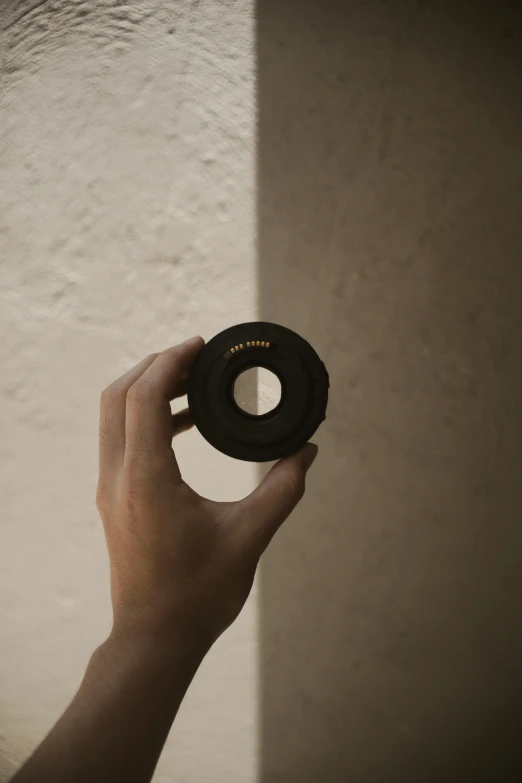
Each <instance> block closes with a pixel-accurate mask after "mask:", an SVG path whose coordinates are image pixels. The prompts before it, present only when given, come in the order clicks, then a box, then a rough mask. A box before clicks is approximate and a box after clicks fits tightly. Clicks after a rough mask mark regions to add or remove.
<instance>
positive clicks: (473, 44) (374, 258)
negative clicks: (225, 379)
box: [257, 0, 522, 783]
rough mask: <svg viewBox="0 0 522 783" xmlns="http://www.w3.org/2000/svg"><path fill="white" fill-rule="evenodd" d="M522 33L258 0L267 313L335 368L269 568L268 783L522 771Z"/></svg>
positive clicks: (422, 14) (430, 17) (417, 6)
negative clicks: (309, 464) (313, 448)
mask: <svg viewBox="0 0 522 783" xmlns="http://www.w3.org/2000/svg"><path fill="white" fill-rule="evenodd" d="M521 31H522V27H521V25H520V14H519V12H518V10H517V4H514V3H513V4H508V3H503V2H500V3H498V2H497V3H488V4H486V3H476V2H475V3H449V2H448V3H445V2H438V0H437V1H435V0H434V2H423V3H420V2H418V3H417V2H415V3H413V2H375V1H374V0H369V1H368V2H366V1H365V2H364V3H362V2H361V3H350V2H346V3H341V2H336V1H334V0H323V1H322V2H314V1H313V0H304V1H303V0H287V2H280V0H259V3H258V24H257V46H258V73H259V76H258V78H259V84H258V95H259V100H258V111H259V125H258V128H259V130H258V134H259V135H258V147H259V162H258V166H259V169H258V214H259V227H258V237H259V238H258V242H259V253H260V256H259V276H260V296H261V299H260V311H261V316H262V317H263V318H267V319H270V318H272V319H275V320H280V321H282V322H283V323H285V324H287V325H288V326H291V327H294V328H297V329H298V330H300V331H302V333H303V334H305V335H306V336H307V337H309V338H310V339H311V340H312V341H313V342H314V344H316V346H317V348H318V350H319V351H320V353H321V354H323V355H324V358H325V362H326V364H327V366H328V368H329V370H330V374H331V382H332V387H331V404H330V408H329V417H328V419H327V421H326V423H325V425H324V427H323V428H322V430H321V431H320V433H319V434H318V436H317V438H318V442H319V444H320V447H321V451H320V453H319V458H318V460H317V462H316V463H315V464H314V467H313V469H312V471H311V475H310V479H309V486H310V494H309V496H308V499H307V502H306V503H305V504H304V505H303V506H301V507H300V508H299V509H298V511H297V513H296V514H295V515H294V516H293V518H292V519H291V520H290V521H289V523H288V524H287V525H286V526H285V527H284V528H283V530H282V531H281V533H280V535H279V537H278V539H277V540H276V542H275V545H274V547H272V549H271V550H270V551H269V552H268V553H267V557H266V560H265V562H264V565H263V570H262V579H261V593H260V596H261V606H260V611H261V640H260V643H261V672H262V681H261V683H262V689H261V699H262V701H261V706H262V762H263V769H262V779H263V783H317V781H328V783H347V781H357V783H375V782H376V781H386V783H392V782H393V783H395V781H397V783H404V781H423V783H424V781H426V782H427V781H430V783H431V781H437V783H440V781H442V780H447V781H457V780H460V781H469V780H481V781H482V780H486V781H492V780H498V781H503V782H504V781H507V780H513V781H515V780H520V779H522V764H521V763H520V756H519V757H518V758H514V759H511V761H512V762H513V766H512V769H511V770H508V766H509V761H510V759H509V757H510V755H512V754H514V744H513V741H514V732H515V731H517V730H518V731H519V729H518V726H519V724H520V721H519V718H518V716H519V713H520V700H521V697H522V673H521V666H520V662H521V656H522V631H521V625H520V595H521V592H522V525H521V516H522V514H521V510H522V482H521V480H520V471H521V467H522V410H521V400H522V365H521V356H522V223H521V220H520V215H521V206H522V199H521V196H522V148H521V143H520V139H521V138H522V103H521V94H522V93H521V87H522V67H521V66H522V62H521V60H522V40H521ZM515 727H516V728H515ZM515 744H519V738H518V737H517V738H515ZM517 752H518V753H520V754H522V751H517ZM514 762H517V763H516V765H515V763H514Z"/></svg>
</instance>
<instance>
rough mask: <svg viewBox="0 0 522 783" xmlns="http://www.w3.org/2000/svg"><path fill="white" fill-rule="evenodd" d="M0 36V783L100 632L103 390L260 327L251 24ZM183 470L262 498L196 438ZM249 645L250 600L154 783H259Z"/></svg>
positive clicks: (153, 19)
mask: <svg viewBox="0 0 522 783" xmlns="http://www.w3.org/2000/svg"><path fill="white" fill-rule="evenodd" d="M0 27H1V28H2V29H3V32H2V37H1V40H0V46H1V51H2V60H1V71H0V77H1V83H0V117H1V118H2V120H1V124H0V134H1V136H0V182H1V209H0V242H1V249H0V252H1V269H0V275H1V277H0V281H1V282H0V285H1V292H0V293H1V300H0V301H1V304H0V332H1V334H2V341H1V344H0V354H1V368H2V371H1V375H0V399H1V405H0V427H1V432H2V438H1V443H0V460H1V481H2V484H1V497H2V525H1V528H0V596H1V597H0V624H1V628H2V638H1V642H0V759H2V758H3V761H1V762H0V764H2V765H3V767H4V770H3V773H2V772H0V779H2V775H3V777H4V779H5V776H6V775H7V771H8V770H9V768H10V767H12V766H13V764H16V763H18V761H19V760H20V759H21V758H22V757H24V756H25V755H26V754H27V753H28V752H29V750H30V749H31V748H32V747H33V746H34V745H35V744H36V743H37V741H38V740H39V739H40V737H41V736H42V734H43V732H44V731H45V730H46V729H47V727H49V726H50V724H51V723H52V722H53V721H54V720H55V719H56V717H57V716H58V714H59V712H60V711H61V710H62V709H63V707H64V706H65V704H66V703H67V701H68V700H69V698H70V697H71V696H72V694H73V693H74V690H75V688H76V686H77V684H78V683H79V680H80V678H81V675H82V673H83V670H84V666H85V664H86V661H87V659H88V657H89V655H90V653H91V651H92V649H93V648H94V646H95V645H96V644H97V643H98V642H100V641H101V640H102V639H103V637H104V634H105V633H106V631H107V628H108V625H109V619H110V614H109V604H108V571H107V560H106V554H105V544H104V539H103V532H102V530H101V527H100V523H99V521H98V518H97V513H96V509H95V506H94V491H95V483H96V470H97V444H96V429H97V415H98V398H99V393H100V391H101V389H102V388H103V387H104V385H106V384H107V383H108V382H109V381H110V380H111V379H112V378H113V377H115V376H116V375H118V374H120V373H121V372H123V371H124V370H125V369H126V368H127V367H129V366H130V365H132V364H134V363H135V362H136V361H137V360H139V359H140V358H141V357H142V356H143V355H146V354H147V353H149V352H150V351H153V350H158V349H161V348H163V347H166V346H168V345H170V344H172V343H173V342H175V341H177V340H178V339H179V338H182V337H186V336H189V335H191V334H193V333H201V334H203V335H204V336H205V337H210V336H212V335H213V334H214V333H215V332H216V331H219V330H220V329H222V328H224V327H225V326H229V325H230V324H231V323H233V322H234V321H235V320H236V319H237V320H242V319H245V320H248V319H251V318H253V317H254V315H255V293H256V292H255V267H254V260H255V259H254V240H253V232H254V225H253V219H254V211H253V179H254V90H253V79H254V74H253V67H254V64H253V55H252V45H253V9H252V7H251V4H250V3H249V2H246V1H245V2H243V0H240V1H239V2H235V3H233V4H228V5H227V4H223V3H221V2H219V0H216V2H210V1H207V2H205V1H203V2H200V3H198V4H195V3H190V2H185V3H181V2H176V0H171V2H163V3H159V2H136V3H129V4H126V5H123V4H121V3H118V2H115V1H112V0H111V1H109V0H105V2H103V1H102V2H97V3H92V2H52V0H49V2H44V3H42V2H36V1H35V0H32V1H31V2H27V1H26V2H19V1H18V0H17V2H12V3H6V2H2V3H1V10H0ZM179 454H180V461H181V463H182V469H183V471H184V473H185V475H186V477H187V478H188V480H190V481H192V483H193V484H194V486H195V487H196V488H198V489H199V490H200V491H201V492H208V494H209V495H210V496H213V497H226V498H234V497H238V496H239V495H241V494H242V493H243V492H245V491H247V490H248V489H249V488H250V486H251V485H252V481H253V479H254V472H253V468H251V467H250V466H245V465H238V466H236V467H235V469H234V471H233V473H232V472H231V471H230V469H229V467H230V461H229V460H227V459H226V458H224V457H223V458H220V456H219V455H217V454H216V453H214V452H213V451H212V450H211V449H210V447H207V446H206V444H205V443H204V442H203V440H202V439H201V438H200V437H199V436H198V435H197V434H193V433H190V434H187V435H183V436H181V438H180V440H179ZM254 638H255V599H254V600H252V601H251V602H250V603H249V605H248V607H247V610H246V612H245V613H244V614H243V615H242V617H241V620H240V621H239V624H238V625H237V626H235V627H234V629H232V631H231V633H229V634H228V635H227V636H226V637H225V638H224V639H223V640H222V641H220V643H219V644H218V645H216V647H215V649H214V650H213V651H212V653H211V655H210V656H209V658H208V660H207V661H206V662H205V665H204V666H203V668H202V670H201V672H200V674H199V675H198V678H197V680H196V682H195V684H194V687H193V688H192V689H191V691H190V694H189V696H188V698H187V701H186V702H185V705H184V707H183V709H182V712H181V714H180V718H179V720H178V721H177V724H176V733H175V735H173V736H172V737H171V739H170V740H169V743H168V746H167V749H166V752H165V754H164V756H163V759H162V761H161V763H160V767H159V769H158V774H157V779H158V780H165V781H167V780H168V781H169V783H170V782H171V781H177V780H180V781H181V780H191V781H199V780H201V781H226V783H234V781H237V783H244V781H248V780H250V779H251V776H252V775H253V770H254V768H255V754H256V733H257V732H256V727H255V721H256V708H255V704H256V700H255V690H256V677H255V666H256V661H255V647H254V645H253V639H254ZM10 760H11V761H10ZM0 769H2V767H1V766H0Z"/></svg>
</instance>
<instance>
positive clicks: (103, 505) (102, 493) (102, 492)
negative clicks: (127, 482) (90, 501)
mask: <svg viewBox="0 0 522 783" xmlns="http://www.w3.org/2000/svg"><path fill="white" fill-rule="evenodd" d="M108 507H109V493H108V492H107V487H106V486H105V485H104V484H103V483H102V482H98V488H97V490H96V508H97V509H98V511H99V512H100V514H105V513H106V512H107V510H108Z"/></svg>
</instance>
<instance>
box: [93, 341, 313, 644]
mask: <svg viewBox="0 0 522 783" xmlns="http://www.w3.org/2000/svg"><path fill="white" fill-rule="evenodd" d="M203 344H204V343H203V340H202V338H200V337H195V338H193V339H191V340H187V342H185V343H183V344H182V345H178V346H175V347H173V348H169V349H168V350H166V351H163V353H160V354H153V355H151V356H148V357H147V358H146V359H144V360H143V361H142V362H140V363H139V364H138V365H137V366H136V367H135V368H134V369H132V370H130V372H128V373H127V374H126V375H124V376H123V377H122V378H120V379H119V380H117V381H115V382H114V383H113V384H111V385H110V386H109V387H108V388H107V389H106V390H105V391H104V392H103V394H102V398H101V412H100V477H99V483H98V492H97V505H98V509H99V512H100V515H101V518H102V520H103V525H104V530H105V535H106V539H107V546H108V550H109V556H110V563H111V593H112V604H113V611H114V626H113V634H117V635H127V634H131V635H139V636H146V637H151V636H153V637H154V638H158V639H164V640H166V641H167V642H168V641H170V640H172V639H173V638H177V637H179V634H180V633H181V634H182V635H183V638H184V639H185V640H186V639H187V638H188V639H189V642H190V643H191V644H194V645H197V646H199V647H203V648H205V649H208V648H209V647H210V646H211V645H212V643H213V642H214V641H215V640H216V639H217V637H218V636H219V635H220V634H221V633H222V632H223V631H224V630H225V629H226V628H227V627H228V626H229V625H230V624H231V623H232V622H233V621H234V620H235V618H236V617H237V615H238V614H239V612H240V610H241V608H242V607H243V604H244V603H245V601H246V599H247V596H248V594H249V592H250V589H251V587H252V582H253V579H254V575H255V572H256V568H257V564H258V562H259V558H260V557H261V555H262V553H263V552H264V550H265V549H266V547H267V546H268V544H269V542H270V541H271V539H272V537H273V535H274V533H275V532H276V531H277V529H278V528H279V526H280V525H281V524H282V523H283V522H284V520H285V519H286V518H287V516H288V515H289V514H290V512H291V511H292V509H293V508H294V507H295V505H296V504H297V503H298V502H299V500H300V499H301V497H302V496H303V493H304V489H305V475H306V472H307V470H308V468H309V467H310V466H311V464H312V462H313V461H314V459H315V456H316V454H317V447H316V446H315V445H313V444H311V443H309V444H307V445H306V446H305V447H304V448H303V449H301V451H299V452H298V453H297V454H295V455H293V456H291V457H287V458H285V459H282V460H280V461H279V462H278V463H276V465H274V467H273V468H272V469H271V470H270V471H269V473H268V474H267V476H266V477H265V478H264V480H263V482H262V483H261V485H260V486H259V487H258V488H257V489H256V490H255V491H254V492H253V493H252V494H251V495H250V496H248V497H246V498H244V499H243V500H240V501H238V502H234V503H222V502H221V503H219V502H214V501H211V500H208V499H206V498H203V497H201V496H200V495H198V494H197V493H196V492H194V490H192V489H191V488H190V487H189V486H188V485H187V484H186V483H185V482H184V481H183V479H182V476H181V473H180V470H179V467H178V464H177V462H176V458H175V456H174V452H173V450H172V437H173V435H176V434H177V433H179V432H182V431H184V430H186V429H188V428H189V427H190V426H191V424H192V422H191V419H190V412H189V411H188V410H185V411H182V412H181V413H177V414H175V415H172V413H171V409H170V400H172V399H174V398H176V397H180V396H182V395H183V394H185V393H186V383H187V379H188V374H189V370H190V366H191V364H192V362H193V361H194V359H195V358H196V356H197V354H198V353H199V351H200V350H201V348H202V347H203Z"/></svg>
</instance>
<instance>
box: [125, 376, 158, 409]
mask: <svg viewBox="0 0 522 783" xmlns="http://www.w3.org/2000/svg"><path fill="white" fill-rule="evenodd" d="M152 396H153V392H152V388H151V385H150V383H148V381H145V380H143V379H142V378H140V379H139V380H137V381H136V383H134V384H133V385H132V386H131V387H130V389H129V392H128V394H127V403H128V405H130V406H132V407H137V408H141V407H143V406H145V405H148V403H149V402H150V400H151V398H152Z"/></svg>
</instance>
